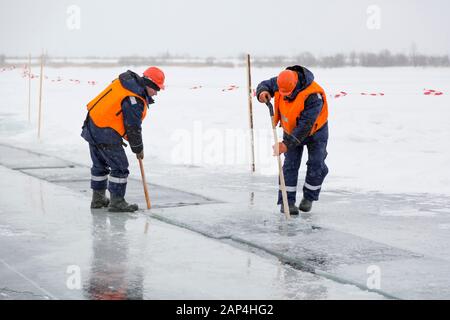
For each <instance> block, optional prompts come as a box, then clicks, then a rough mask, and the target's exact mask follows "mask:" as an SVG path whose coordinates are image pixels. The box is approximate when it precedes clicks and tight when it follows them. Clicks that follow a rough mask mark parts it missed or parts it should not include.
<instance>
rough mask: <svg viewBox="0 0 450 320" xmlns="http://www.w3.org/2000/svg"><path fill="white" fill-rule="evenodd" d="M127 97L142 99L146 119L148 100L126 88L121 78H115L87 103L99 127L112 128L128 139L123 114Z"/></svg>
mask: <svg viewBox="0 0 450 320" xmlns="http://www.w3.org/2000/svg"><path fill="white" fill-rule="evenodd" d="M126 97H134V98H133V99H135V98H138V99H140V100H141V101H142V103H143V104H144V111H143V112H142V120H144V118H145V116H146V115H147V108H146V106H147V102H146V101H145V99H144V98H142V97H141V96H139V95H137V94H135V93H133V92H131V91H130V90H127V89H125V88H124V87H123V86H122V84H121V83H120V80H119V79H116V80H114V81H113V82H112V83H111V84H110V85H109V86H108V87H106V89H105V90H103V91H102V92H101V93H100V94H99V95H98V96H97V97H95V98H94V99H93V100H92V101H91V102H89V103H88V104H87V110H88V112H89V117H90V118H91V120H92V121H93V122H94V124H95V125H96V126H97V127H99V128H112V129H114V130H115V131H116V132H117V133H118V134H120V135H121V136H122V137H124V138H125V139H127V137H126V135H125V133H126V132H125V126H124V124H123V115H122V101H123V99H125V98H126ZM127 140H128V139H127Z"/></svg>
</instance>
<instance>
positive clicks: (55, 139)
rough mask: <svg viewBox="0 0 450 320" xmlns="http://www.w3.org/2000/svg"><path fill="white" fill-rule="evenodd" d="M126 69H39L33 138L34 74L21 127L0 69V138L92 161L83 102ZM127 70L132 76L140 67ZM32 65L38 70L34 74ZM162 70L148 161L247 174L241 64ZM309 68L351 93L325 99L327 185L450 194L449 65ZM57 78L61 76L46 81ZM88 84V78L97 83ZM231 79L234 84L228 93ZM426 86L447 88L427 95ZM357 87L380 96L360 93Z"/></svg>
mask: <svg viewBox="0 0 450 320" xmlns="http://www.w3.org/2000/svg"><path fill="white" fill-rule="evenodd" d="M126 69H127V68H114V69H90V68H62V69H46V70H45V73H46V75H47V76H48V77H49V79H47V80H45V81H44V91H43V107H42V108H43V115H42V137H41V139H40V140H38V139H37V109H38V94H37V92H38V85H39V80H38V79H33V80H32V99H31V102H32V104H31V123H28V120H27V96H28V91H27V90H28V89H27V85H28V84H27V79H25V78H22V76H21V71H22V70H20V69H16V70H12V71H5V72H3V73H0V90H1V94H2V98H3V103H2V104H1V106H0V108H1V109H0V113H1V119H0V124H1V126H0V130H1V140H2V141H3V142H7V143H9V144H14V145H18V146H24V147H27V148H31V149H35V150H41V151H47V152H50V153H52V154H55V155H60V156H62V157H64V158H67V159H72V160H73V161H76V162H80V163H85V164H89V162H90V159H89V155H88V152H87V145H86V144H85V142H84V141H83V140H82V139H81V138H80V136H79V134H80V127H81V125H82V122H83V120H84V117H85V113H86V112H85V105H86V103H87V102H88V101H89V100H90V99H92V98H93V97H94V96H95V95H96V94H97V93H98V92H100V91H101V90H102V89H103V88H104V87H105V86H106V85H107V84H108V83H109V82H110V81H111V80H112V79H114V78H115V77H116V76H117V75H118V74H119V73H120V72H122V71H125V70H126ZM130 69H131V70H134V71H136V72H138V73H139V72H142V70H143V67H141V68H139V67H136V68H131V67H130ZM38 71H39V70H38V68H37V67H36V66H35V67H34V68H33V70H32V73H34V74H36V73H38ZM164 71H165V73H166V79H167V89H166V90H165V91H163V92H161V93H160V94H159V96H158V97H156V104H154V105H152V106H151V107H150V110H149V113H148V118H147V119H146V120H145V122H144V124H143V134H144V144H145V153H146V164H147V165H149V166H151V164H152V163H161V164H167V165H172V164H173V165H180V164H182V165H188V167H189V165H194V166H200V167H204V168H208V170H211V172H214V171H216V170H220V171H222V172H230V173H232V172H236V171H238V172H247V171H248V170H249V162H250V153H249V151H250V148H249V141H250V138H249V135H248V130H247V128H248V111H247V110H248V109H247V96H246V89H245V88H246V72H245V69H240V68H235V69H228V68H164ZM312 71H313V72H314V74H315V76H316V80H317V81H318V82H319V83H320V84H321V85H322V86H323V87H324V88H325V90H326V92H327V93H328V94H330V95H334V94H336V93H338V92H340V91H344V92H346V93H348V95H347V96H344V97H339V98H333V97H331V98H330V100H329V104H330V119H329V124H330V140H329V147H328V153H329V156H328V159H327V164H328V166H329V168H330V174H329V176H328V177H327V179H326V181H325V184H324V190H327V189H330V190H332V189H339V190H348V191H369V190H370V191H381V192H388V193H390V192H392V193H436V194H445V195H450V170H448V169H447V164H448V163H450V149H449V148H448V145H449V143H448V141H449V140H450V129H449V128H450V108H449V106H450V95H449V92H450V69H433V68H428V69H422V68H386V69H376V68H365V69H364V68H346V69H314V68H312ZM278 72H279V70H278V69H254V70H253V74H252V76H253V87H255V88H256V85H257V84H258V83H259V82H260V81H262V80H264V79H266V78H269V77H271V76H274V75H276V74H277V73H278ZM58 77H60V79H61V80H62V81H52V80H58ZM70 79H76V80H80V81H81V82H80V83H79V84H78V83H76V82H75V81H70ZM88 81H95V85H91V84H89V83H88ZM230 85H235V86H238V88H237V89H234V90H226V89H228V88H229V86H230ZM200 86H201V87H200ZM424 89H435V90H439V91H442V92H444V94H443V95H440V96H427V95H424V94H423V92H424ZM223 90H226V91H223ZM362 92H366V93H379V92H382V93H384V94H385V95H384V96H363V95H360V93H362ZM253 103H254V106H253V109H254V121H255V139H256V168H257V171H258V172H257V174H263V175H275V174H276V172H277V169H276V162H275V160H274V159H273V158H272V157H271V156H270V149H271V144H272V137H271V131H270V123H269V120H268V112H267V110H266V107H265V106H264V105H261V104H259V103H258V102H257V101H256V99H254V100H253ZM127 151H128V152H129V148H128V150H127ZM130 162H132V166H134V165H135V164H133V161H130ZM304 163H305V161H303V165H302V167H301V170H302V172H304V169H305V168H304ZM134 173H136V171H134Z"/></svg>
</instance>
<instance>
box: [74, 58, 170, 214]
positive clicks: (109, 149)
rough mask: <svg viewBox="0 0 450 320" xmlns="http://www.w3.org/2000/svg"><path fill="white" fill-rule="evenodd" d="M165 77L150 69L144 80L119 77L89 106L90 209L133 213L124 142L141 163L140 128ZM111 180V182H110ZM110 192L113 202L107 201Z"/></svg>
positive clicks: (130, 75)
mask: <svg viewBox="0 0 450 320" xmlns="http://www.w3.org/2000/svg"><path fill="white" fill-rule="evenodd" d="M164 81H165V75H164V73H163V71H162V70H160V69H159V68H157V67H150V68H148V69H147V70H145V72H144V73H143V75H142V76H139V75H138V74H136V73H134V72H133V71H130V70H128V71H126V72H124V73H122V74H120V75H119V77H118V78H117V79H115V80H114V81H113V82H112V83H111V84H110V85H109V86H108V87H106V88H105V89H104V90H103V91H102V92H101V93H100V94H99V95H98V96H97V97H95V98H94V99H93V100H92V101H90V102H89V103H88V104H87V110H88V114H87V116H86V120H85V122H84V125H83V130H82V133H81V136H82V137H83V138H84V139H85V140H86V141H87V142H88V143H89V150H90V154H91V159H92V163H93V164H92V168H91V188H92V190H93V194H92V202H91V208H94V209H95V208H103V207H108V206H109V208H108V210H109V211H111V212H134V211H136V210H138V206H137V205H136V204H129V203H128V202H126V201H125V192H126V186H127V177H128V174H129V171H128V159H127V156H126V154H125V150H124V148H123V147H124V146H126V144H125V143H124V142H123V139H125V140H127V141H128V142H129V144H130V147H131V150H132V151H133V153H135V154H136V157H137V158H138V159H143V158H144V144H143V142H142V134H141V124H142V121H143V120H144V118H145V116H146V115H147V109H148V106H149V105H150V104H152V103H154V100H153V97H154V96H156V95H157V94H158V91H160V90H163V89H164ZM108 180H109V181H108ZM107 188H108V190H109V192H110V195H111V201H110V200H109V199H108V198H107V197H106V189H107Z"/></svg>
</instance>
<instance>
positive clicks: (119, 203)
mask: <svg viewBox="0 0 450 320" xmlns="http://www.w3.org/2000/svg"><path fill="white" fill-rule="evenodd" d="M138 209H139V207H138V205H137V204H129V203H128V202H126V201H125V199H124V198H123V197H118V196H114V195H112V194H111V204H110V205H109V209H108V211H109V212H134V211H136V210H138Z"/></svg>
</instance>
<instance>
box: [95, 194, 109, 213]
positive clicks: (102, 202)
mask: <svg viewBox="0 0 450 320" xmlns="http://www.w3.org/2000/svg"><path fill="white" fill-rule="evenodd" d="M108 205H109V199H108V198H107V197H106V190H92V201H91V209H101V208H104V207H107V206H108Z"/></svg>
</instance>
